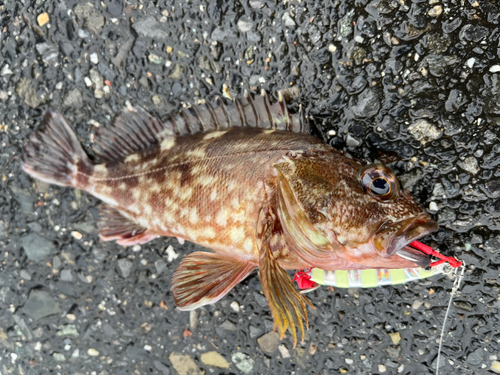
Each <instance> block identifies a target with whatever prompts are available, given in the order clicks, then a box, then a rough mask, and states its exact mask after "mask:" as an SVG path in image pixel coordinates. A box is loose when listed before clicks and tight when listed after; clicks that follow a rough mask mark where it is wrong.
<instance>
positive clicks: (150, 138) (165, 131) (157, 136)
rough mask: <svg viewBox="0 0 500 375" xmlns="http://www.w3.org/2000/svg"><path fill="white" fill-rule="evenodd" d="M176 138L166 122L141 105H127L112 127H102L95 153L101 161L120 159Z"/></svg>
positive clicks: (97, 138) (97, 135)
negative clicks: (167, 139)
mask: <svg viewBox="0 0 500 375" xmlns="http://www.w3.org/2000/svg"><path fill="white" fill-rule="evenodd" d="M172 137H175V133H174V132H173V130H172V128H171V127H170V126H169V124H166V123H165V124H163V123H162V122H161V121H160V120H158V119H157V118H156V117H154V116H151V115H150V114H149V113H147V112H146V111H145V110H144V109H142V108H140V107H135V108H133V107H127V108H126V109H125V110H124V111H123V113H122V114H121V115H120V116H118V117H117V118H116V119H115V121H114V122H113V125H112V126H110V127H109V128H100V129H99V131H98V132H97V134H96V137H95V140H96V141H95V154H96V156H97V157H98V159H99V161H101V162H103V163H104V162H110V161H117V160H122V159H124V158H126V157H127V156H128V155H132V154H135V153H137V152H140V151H143V150H146V149H148V148H151V147H153V146H156V145H159V144H160V143H161V142H162V141H163V140H165V139H166V138H172Z"/></svg>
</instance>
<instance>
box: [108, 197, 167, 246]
mask: <svg viewBox="0 0 500 375" xmlns="http://www.w3.org/2000/svg"><path fill="white" fill-rule="evenodd" d="M98 227H99V237H100V238H101V240H103V241H113V240H117V241H116V242H117V243H118V244H119V245H122V246H132V245H137V244H144V243H146V242H149V241H151V240H153V239H155V238H156V237H158V236H157V235H155V234H151V233H148V232H147V228H144V227H142V226H141V225H139V224H137V223H135V222H133V221H132V220H130V219H129V218H126V217H125V216H123V214H122V213H121V212H120V211H118V210H117V209H116V208H113V207H111V206H108V205H107V204H103V205H101V208H100V211H99V222H98Z"/></svg>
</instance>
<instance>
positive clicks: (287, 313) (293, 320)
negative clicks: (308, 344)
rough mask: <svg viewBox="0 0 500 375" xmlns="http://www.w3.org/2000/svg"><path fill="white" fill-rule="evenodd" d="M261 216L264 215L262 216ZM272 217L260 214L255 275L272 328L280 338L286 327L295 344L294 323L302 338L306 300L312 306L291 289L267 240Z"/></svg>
mask: <svg viewBox="0 0 500 375" xmlns="http://www.w3.org/2000/svg"><path fill="white" fill-rule="evenodd" d="M262 216H268V217H267V218H262ZM274 219H275V218H274V217H272V216H271V215H266V214H264V215H262V214H261V219H260V220H261V223H260V225H259V231H258V236H259V237H260V239H261V243H262V245H261V246H262V247H261V250H260V257H259V277H260V282H261V283H262V290H263V291H264V295H265V296H266V298H267V303H268V304H269V307H270V309H271V314H272V315H273V318H274V329H276V328H278V332H279V334H280V338H283V337H284V336H285V332H286V330H287V329H289V330H290V332H291V333H292V336H293V346H294V347H295V346H296V345H297V331H296V327H297V326H298V328H299V330H300V333H301V335H302V340H304V323H303V320H305V322H306V327H307V326H308V325H309V319H308V317H307V310H306V304H308V305H309V306H311V307H312V308H314V306H313V305H312V303H311V302H310V301H309V300H308V299H307V298H306V297H305V296H304V295H302V294H301V293H300V292H299V291H297V289H295V286H294V285H293V282H292V279H291V278H290V276H289V275H288V273H287V272H286V271H285V270H284V269H283V268H282V267H281V266H280V265H279V263H278V261H277V260H276V259H275V258H274V256H273V254H272V251H271V248H270V244H269V240H270V238H271V234H272V231H273V227H274V221H273V220H274Z"/></svg>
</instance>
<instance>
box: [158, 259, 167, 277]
mask: <svg viewBox="0 0 500 375" xmlns="http://www.w3.org/2000/svg"><path fill="white" fill-rule="evenodd" d="M155 268H156V272H157V273H158V275H161V274H162V273H163V271H165V269H166V268H167V262H165V261H164V260H163V259H158V260H156V261H155Z"/></svg>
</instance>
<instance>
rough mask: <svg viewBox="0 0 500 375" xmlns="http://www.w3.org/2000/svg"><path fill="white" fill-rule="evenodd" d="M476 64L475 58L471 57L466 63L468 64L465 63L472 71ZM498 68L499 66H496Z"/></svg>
mask: <svg viewBox="0 0 500 375" xmlns="http://www.w3.org/2000/svg"><path fill="white" fill-rule="evenodd" d="M475 63H476V59H475V58H474V57H471V58H470V59H468V60H467V61H466V63H465V64H466V65H467V66H468V67H469V68H470V69H472V68H473V67H474V64H475ZM496 66H498V65H496ZM490 72H491V68H490Z"/></svg>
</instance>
